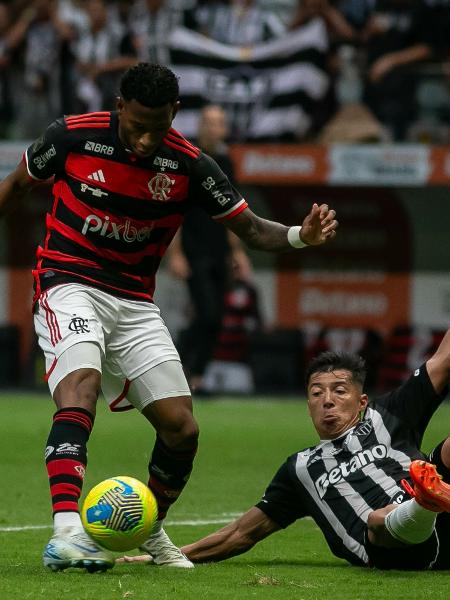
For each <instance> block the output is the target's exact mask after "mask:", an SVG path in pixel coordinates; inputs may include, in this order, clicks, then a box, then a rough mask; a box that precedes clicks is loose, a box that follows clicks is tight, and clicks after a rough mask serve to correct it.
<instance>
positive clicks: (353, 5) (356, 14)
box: [335, 0, 376, 30]
mask: <svg viewBox="0 0 450 600" xmlns="http://www.w3.org/2000/svg"><path fill="white" fill-rule="evenodd" d="M375 4H376V0H336V2H335V6H336V8H337V9H338V10H339V11H340V12H341V13H342V15H343V16H344V17H345V18H346V20H347V21H348V23H349V24H350V25H351V26H352V27H354V28H355V29H356V30H361V29H363V27H365V25H366V23H367V21H368V19H369V17H370V15H371V14H372V12H373V10H374V8H375Z"/></svg>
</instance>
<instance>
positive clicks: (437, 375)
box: [427, 329, 450, 394]
mask: <svg viewBox="0 0 450 600" xmlns="http://www.w3.org/2000/svg"><path fill="white" fill-rule="evenodd" d="M427 371H428V375H429V377H430V379H431V383H432V384H433V387H434V389H435V390H436V392H437V393H438V394H439V393H440V392H442V390H443V389H444V387H445V386H446V385H447V384H448V383H449V382H450V329H448V330H447V333H446V334H445V335H444V338H443V340H442V342H441V343H440V344H439V348H438V349H437V350H436V352H435V353H434V354H433V356H432V357H431V358H430V359H429V360H428V361H427Z"/></svg>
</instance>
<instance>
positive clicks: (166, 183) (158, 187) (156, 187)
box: [148, 173, 175, 200]
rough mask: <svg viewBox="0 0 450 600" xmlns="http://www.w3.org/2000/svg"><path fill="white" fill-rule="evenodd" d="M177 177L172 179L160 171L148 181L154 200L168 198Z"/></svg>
mask: <svg viewBox="0 0 450 600" xmlns="http://www.w3.org/2000/svg"><path fill="white" fill-rule="evenodd" d="M174 183H175V179H170V177H169V176H168V175H166V174H165V173H158V174H157V175H155V176H154V177H152V178H151V179H150V181H149V182H148V189H149V190H150V192H151V194H152V200H168V198H169V194H170V190H171V187H172V186H173V184H174Z"/></svg>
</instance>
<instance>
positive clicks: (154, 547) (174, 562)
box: [139, 528, 194, 569]
mask: <svg viewBox="0 0 450 600" xmlns="http://www.w3.org/2000/svg"><path fill="white" fill-rule="evenodd" d="M139 549H140V550H144V552H147V553H148V554H150V556H151V557H152V559H153V560H152V563H153V564H155V565H160V566H164V567H178V568H180V569H193V568H194V564H193V563H191V561H190V560H189V559H188V557H187V556H185V555H184V554H183V553H182V552H181V550H180V549H179V548H177V547H176V546H175V544H173V543H172V542H171V541H170V538H169V536H168V535H167V533H166V532H165V531H164V529H162V528H161V529H160V530H159V531H158V532H157V533H154V534H153V535H151V536H150V537H149V538H148V540H147V541H146V542H144V543H143V544H142V546H140V547H139Z"/></svg>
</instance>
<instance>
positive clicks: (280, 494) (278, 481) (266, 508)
mask: <svg viewBox="0 0 450 600" xmlns="http://www.w3.org/2000/svg"><path fill="white" fill-rule="evenodd" d="M256 507H257V508H259V509H260V510H262V512H263V513H265V514H266V515H267V516H268V517H269V518H270V519H272V521H275V523H277V525H279V526H280V527H282V528H283V529H284V528H286V527H288V525H291V524H292V523H293V522H294V521H296V520H297V519H301V518H302V517H306V516H307V515H308V514H309V513H308V511H307V510H306V508H305V507H304V506H303V504H302V500H301V497H300V496H299V495H298V494H297V493H296V491H295V488H294V485H293V481H292V478H291V475H290V469H289V459H288V460H287V461H286V462H285V463H284V464H283V465H281V467H280V468H279V469H278V471H277V473H276V474H275V476H274V478H273V479H272V481H271V482H270V484H269V485H268V487H267V489H266V491H265V492H264V496H263V497H262V498H261V500H260V501H259V502H258V503H257V504H256Z"/></svg>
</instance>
